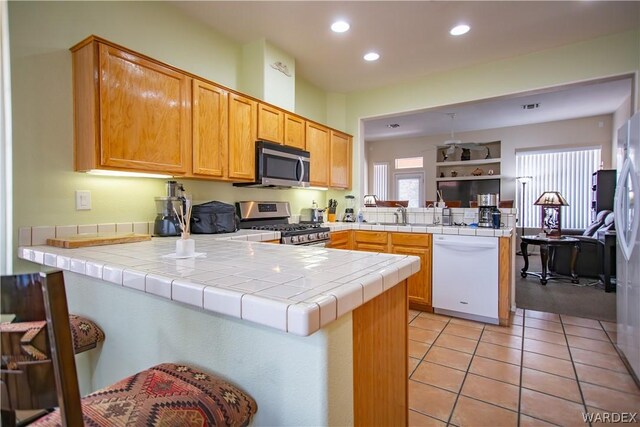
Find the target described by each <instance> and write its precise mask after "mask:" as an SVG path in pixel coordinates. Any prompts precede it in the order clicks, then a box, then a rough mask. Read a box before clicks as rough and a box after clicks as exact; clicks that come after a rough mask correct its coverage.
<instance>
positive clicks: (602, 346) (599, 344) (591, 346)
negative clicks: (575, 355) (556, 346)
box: [567, 335, 618, 357]
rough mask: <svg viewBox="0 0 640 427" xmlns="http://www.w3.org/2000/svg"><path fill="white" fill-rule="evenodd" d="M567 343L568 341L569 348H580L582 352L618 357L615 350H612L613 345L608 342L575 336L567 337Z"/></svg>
mask: <svg viewBox="0 0 640 427" xmlns="http://www.w3.org/2000/svg"><path fill="white" fill-rule="evenodd" d="M567 341H569V347H571V348H581V349H583V350H590V351H596V352H598V353H604V354H610V355H612V356H615V357H618V353H617V352H616V349H615V348H613V344H611V343H610V342H605V341H600V340H592V339H590V338H582V337H577V336H575V335H567Z"/></svg>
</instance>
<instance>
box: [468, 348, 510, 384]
mask: <svg viewBox="0 0 640 427" xmlns="http://www.w3.org/2000/svg"><path fill="white" fill-rule="evenodd" d="M469 372H471V373H473V374H477V375H481V376H483V377H488V378H492V379H494V380H499V381H504V382H507V383H510V384H513V385H519V384H520V366H518V365H512V364H510V363H505V362H500V361H497V360H493V359H487V358H486V357H480V356H477V355H476V356H474V357H473V360H472V361H471V366H470V367H469Z"/></svg>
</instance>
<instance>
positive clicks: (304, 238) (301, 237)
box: [297, 235, 307, 243]
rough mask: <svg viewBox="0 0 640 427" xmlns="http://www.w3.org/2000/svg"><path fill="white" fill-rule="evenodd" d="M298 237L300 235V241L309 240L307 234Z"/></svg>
mask: <svg viewBox="0 0 640 427" xmlns="http://www.w3.org/2000/svg"><path fill="white" fill-rule="evenodd" d="M297 237H298V241H299V242H300V243H304V242H306V241H307V236H305V235H302V236H297Z"/></svg>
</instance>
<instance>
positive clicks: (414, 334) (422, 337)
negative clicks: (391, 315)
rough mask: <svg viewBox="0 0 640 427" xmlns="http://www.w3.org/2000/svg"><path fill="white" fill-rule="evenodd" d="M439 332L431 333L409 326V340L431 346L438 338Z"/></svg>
mask: <svg viewBox="0 0 640 427" xmlns="http://www.w3.org/2000/svg"><path fill="white" fill-rule="evenodd" d="M438 334H439V332H436V331H430V330H428V329H422V328H416V327H415V326H411V325H409V339H410V340H414V341H420V342H426V343H429V344H431V343H432V342H434V341H435V340H436V338H438Z"/></svg>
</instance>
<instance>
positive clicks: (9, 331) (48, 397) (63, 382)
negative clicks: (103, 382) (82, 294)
mask: <svg viewBox="0 0 640 427" xmlns="http://www.w3.org/2000/svg"><path fill="white" fill-rule="evenodd" d="M0 296H1V301H2V302H1V309H2V316H3V322H2V323H1V324H0V334H1V340H2V348H1V352H2V364H1V368H0V375H1V381H0V388H1V390H0V391H1V394H2V398H1V408H2V413H3V414H2V415H3V425H4V424H5V422H7V420H11V419H12V416H11V415H7V414H15V411H16V410H33V409H47V408H52V407H55V406H59V407H60V412H61V416H62V421H63V422H62V424H63V425H65V426H81V425H83V421H82V408H81V403H80V391H79V388H78V379H77V376H76V365H75V358H74V351H73V341H72V337H71V330H70V327H69V312H68V308H67V298H66V293H65V289H64V279H63V275H62V271H56V272H52V273H34V274H22V275H17V276H2V281H1V283H0ZM6 317H13V320H11V321H10V322H9V321H7V322H5V321H4V320H5V318H6ZM5 416H7V418H5ZM14 421H15V420H14Z"/></svg>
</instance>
